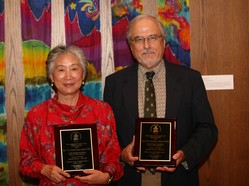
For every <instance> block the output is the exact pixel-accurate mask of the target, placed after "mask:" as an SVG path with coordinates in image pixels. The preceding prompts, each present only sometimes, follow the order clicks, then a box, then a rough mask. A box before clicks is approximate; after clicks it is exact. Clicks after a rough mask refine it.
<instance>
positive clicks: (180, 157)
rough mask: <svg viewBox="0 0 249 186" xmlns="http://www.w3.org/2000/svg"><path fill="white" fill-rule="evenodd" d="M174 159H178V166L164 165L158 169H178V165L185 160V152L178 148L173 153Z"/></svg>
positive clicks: (167, 170) (171, 170)
mask: <svg viewBox="0 0 249 186" xmlns="http://www.w3.org/2000/svg"><path fill="white" fill-rule="evenodd" d="M173 159H174V160H176V167H174V168H171V167H167V166H163V167H157V168H156V170H158V171H166V172H174V171H175V170H176V168H177V167H178V165H179V164H181V162H183V161H184V160H185V155H184V152H183V151H182V150H178V151H177V152H176V153H175V154H174V155H173Z"/></svg>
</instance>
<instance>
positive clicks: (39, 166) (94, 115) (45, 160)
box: [20, 46, 123, 186]
mask: <svg viewBox="0 0 249 186" xmlns="http://www.w3.org/2000/svg"><path fill="white" fill-rule="evenodd" d="M46 70H47V76H48V79H49V81H50V82H51V86H52V88H53V89H54V90H55V95H54V97H53V98H52V99H49V100H47V101H44V102H43V103H41V104H39V105H37V106H35V107H33V108H32V109H31V110H30V111H29V113H28V114H27V117H26V119H25V124H24V126H23V130H22V133H21V139H20V156H21V160H20V171H21V173H22V175H24V176H28V177H34V178H39V179H40V182H39V185H60V186H62V185H65V186H66V185H98V184H109V182H111V181H112V179H113V181H116V180H118V179H119V178H121V176H122V175H123V168H122V165H121V164H120V162H119V156H120V147H119V143H118V140H117V136H116V123H115V119H114V115H113V112H112V110H111V107H110V106H109V105H108V104H107V103H105V102H102V101H99V100H95V99H92V98H90V97H87V96H85V95H83V94H82V93H81V91H80V87H81V86H82V85H83V84H84V80H85V77H86V73H87V60H86V58H85V56H84V54H83V53H82V51H81V49H80V48H78V47H76V46H68V47H66V46H57V47H55V48H54V49H52V50H51V51H50V53H49V54H48V58H47V61H46ZM91 123H96V125H97V137H98V153H99V164H100V170H83V172H84V175H85V176H75V177H70V174H69V173H67V172H65V171H64V170H62V169H61V168H59V167H58V166H56V165H55V156H56V155H55V143H54V126H56V125H61V124H67V125H70V124H91Z"/></svg>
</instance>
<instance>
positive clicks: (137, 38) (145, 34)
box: [130, 19, 165, 69]
mask: <svg viewBox="0 0 249 186" xmlns="http://www.w3.org/2000/svg"><path fill="white" fill-rule="evenodd" d="M144 38H145V39H144ZM131 40H132V41H131V42H130V47H131V51H132V54H133V56H134V57H135V59H136V60H137V61H138V62H139V63H140V64H141V65H142V66H143V67H145V68H147V69H152V68H154V67H156V66H157V65H158V64H159V63H160V62H161V60H162V58H163V54H164V47H165V40H164V37H162V35H161V32H160V29H159V27H158V25H157V24H156V23H155V22H154V21H153V20H151V19H142V20H139V21H137V22H135V23H134V25H133V27H132V30H131Z"/></svg>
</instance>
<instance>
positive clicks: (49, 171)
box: [41, 165, 70, 183]
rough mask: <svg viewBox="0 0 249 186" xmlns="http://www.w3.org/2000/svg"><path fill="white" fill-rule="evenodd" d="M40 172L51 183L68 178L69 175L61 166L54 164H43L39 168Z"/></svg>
mask: <svg viewBox="0 0 249 186" xmlns="http://www.w3.org/2000/svg"><path fill="white" fill-rule="evenodd" d="M41 174H42V175H43V176H46V177H47V178H48V179H50V181H51V182H52V183H60V182H62V181H66V178H69V177H70V175H69V174H68V173H66V172H65V171H63V170H62V169H61V168H59V167H57V166H55V165H45V166H43V168H42V170H41Z"/></svg>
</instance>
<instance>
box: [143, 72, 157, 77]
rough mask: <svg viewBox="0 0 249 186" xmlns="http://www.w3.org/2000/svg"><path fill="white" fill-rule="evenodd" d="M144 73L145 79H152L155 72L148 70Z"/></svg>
mask: <svg viewBox="0 0 249 186" xmlns="http://www.w3.org/2000/svg"><path fill="white" fill-rule="evenodd" d="M145 74H146V78H147V79H152V78H153V76H154V74H155V72H154V71H150V72H146V73H145Z"/></svg>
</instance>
